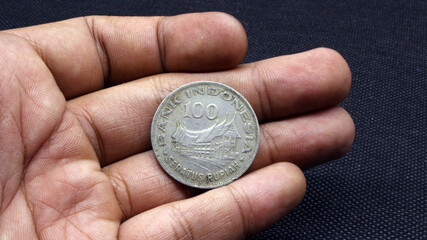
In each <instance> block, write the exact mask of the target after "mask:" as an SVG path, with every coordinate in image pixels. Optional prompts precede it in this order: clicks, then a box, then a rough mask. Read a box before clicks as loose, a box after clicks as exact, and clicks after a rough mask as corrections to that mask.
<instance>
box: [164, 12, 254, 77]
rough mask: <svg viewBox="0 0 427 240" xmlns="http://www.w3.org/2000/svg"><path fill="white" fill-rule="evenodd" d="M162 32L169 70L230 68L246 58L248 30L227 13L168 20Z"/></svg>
mask: <svg viewBox="0 0 427 240" xmlns="http://www.w3.org/2000/svg"><path fill="white" fill-rule="evenodd" d="M160 29H161V30H160V31H161V33H160V34H162V35H163V46H164V50H163V51H164V52H165V65H166V66H167V70H168V71H212V70H223V69H229V68H232V67H234V66H236V65H237V64H239V63H240V62H241V61H242V60H243V58H244V57H245V55H246V50H247V37H246V33H245V30H244V28H243V26H242V25H241V24H240V22H239V21H238V20H237V19H236V18H234V17H233V16H231V15H229V14H226V13H220V12H207V13H193V14H184V15H178V16H174V17H171V18H166V20H165V21H164V23H163V26H161V27H160Z"/></svg>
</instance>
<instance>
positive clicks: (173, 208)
mask: <svg viewBox="0 0 427 240" xmlns="http://www.w3.org/2000/svg"><path fill="white" fill-rule="evenodd" d="M304 192H305V178H304V175H303V174H302V172H301V170H299V168H297V167H296V166H295V165H293V164H290V163H280V164H275V165H272V166H269V167H267V168H264V169H262V170H259V171H256V172H253V173H251V174H249V175H247V176H245V177H243V178H242V179H240V180H238V181H236V182H234V183H232V184H230V185H228V186H225V187H221V188H218V189H215V190H211V191H208V192H206V193H204V194H201V195H199V196H197V197H194V198H190V199H187V200H183V201H178V202H173V203H169V204H166V205H162V206H160V207H157V208H154V209H152V210H150V211H147V212H145V213H142V214H140V215H137V216H135V217H133V218H131V219H129V220H128V221H126V222H124V223H123V224H122V225H121V227H120V230H119V237H120V239H137V238H144V239H145V238H146V239H239V238H244V237H247V236H249V235H252V234H254V233H256V232H258V231H260V230H262V229H264V228H266V227H267V226H269V225H271V224H272V223H274V222H275V221H277V220H279V219H280V218H282V217H283V216H284V215H286V214H287V213H288V212H289V211H291V210H292V209H293V208H294V207H296V206H297V204H298V203H299V202H300V201H301V200H302V198H303V196H304Z"/></svg>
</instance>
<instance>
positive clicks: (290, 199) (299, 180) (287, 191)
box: [271, 162, 306, 213]
mask: <svg viewBox="0 0 427 240" xmlns="http://www.w3.org/2000/svg"><path fill="white" fill-rule="evenodd" d="M271 167H274V168H276V169H277V171H278V173H279V174H281V175H282V178H283V180H282V196H283V200H284V201H285V203H286V204H285V205H284V208H285V212H286V213H287V212H289V211H291V210H292V209H294V208H295V207H297V206H298V205H299V204H300V203H301V201H302V199H303V198H304V195H305V191H306V180H305V176H304V173H303V172H302V170H301V169H300V168H299V167H298V166H297V165H295V164H293V163H290V162H279V163H276V164H274V165H272V166H271Z"/></svg>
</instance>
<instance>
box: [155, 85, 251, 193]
mask: <svg viewBox="0 0 427 240" xmlns="http://www.w3.org/2000/svg"><path fill="white" fill-rule="evenodd" d="M151 143H152V146H153V151H154V153H155V155H156V157H157V160H158V161H159V163H160V165H161V166H162V167H163V169H164V170H165V171H166V172H167V173H168V174H169V175H170V176H172V177H173V178H174V179H176V180H177V181H179V182H181V183H183V184H185V185H188V186H191V187H196V188H215V187H220V186H223V185H225V184H228V183H230V182H232V181H233V180H235V179H237V178H239V177H240V176H241V175H242V174H243V173H244V172H246V170H247V169H248V168H249V166H250V165H251V164H252V162H253V160H254V158H255V155H256V153H257V151H258V145H259V125H258V120H257V117H256V115H255V112H254V111H253V109H252V107H251V106H250V104H249V103H248V101H247V100H246V99H245V98H244V97H243V96H242V95H241V94H239V93H238V92H237V91H236V90H234V89H232V88H231V87H229V86H226V85H224V84H221V83H217V82H194V83H190V84H186V85H184V86H181V87H180V88H178V89H176V90H175V91H173V92H172V93H170V94H169V95H168V96H167V97H166V98H165V99H164V100H163V101H162V103H161V104H160V106H159V107H158V109H157V111H156V114H155V115H154V118H153V122H152V125H151Z"/></svg>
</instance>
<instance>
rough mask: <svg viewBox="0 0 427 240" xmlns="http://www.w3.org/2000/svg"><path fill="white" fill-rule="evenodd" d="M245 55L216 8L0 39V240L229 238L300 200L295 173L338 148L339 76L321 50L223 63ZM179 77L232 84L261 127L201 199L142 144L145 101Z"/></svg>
mask: <svg viewBox="0 0 427 240" xmlns="http://www.w3.org/2000/svg"><path fill="white" fill-rule="evenodd" d="M246 47H247V39H246V35H245V32H244V30H243V28H242V26H241V25H240V23H239V22H238V21H237V20H235V19H234V18H232V17H230V16H228V15H225V14H222V13H202V14H199V13H198V14H187V15H180V16H175V17H166V18H159V17H147V18H141V17H134V18H131V17H86V18H77V19H71V20H67V21H63V22H58V23H51V24H46V25H40V26H34V27H29V28H22V29H14V30H8V31H3V32H0V66H1V71H0V133H1V136H0V191H1V194H0V239H35V238H39V239H86V238H87V239H116V238H120V239H187V238H189V239H191V238H194V239H200V238H206V239H236V238H244V237H245V236H248V235H252V234H254V233H256V232H258V231H260V230H262V229H264V228H265V227H267V226H269V225H270V224H272V223H274V222H275V221H277V220H279V219H280V218H282V217H283V216H284V215H286V214H287V213H288V212H289V211H291V210H292V209H293V208H294V207H295V206H296V205H297V204H298V203H299V202H300V201H301V199H302V198H303V196H304V192H305V179H304V175H303V173H302V172H301V170H300V168H307V167H311V166H315V165H317V164H319V163H321V162H324V161H327V160H331V159H334V158H337V157H339V156H341V155H343V154H345V153H346V152H347V151H348V149H349V148H350V146H351V144H352V141H353V137H354V125H353V122H352V120H351V118H350V116H349V115H348V114H347V112H346V111H345V110H343V109H342V108H340V107H337V106H336V105H337V104H338V103H340V102H341V101H343V100H344V99H345V97H346V96H347V94H348V92H349V89H350V78H351V76H350V71H349V68H348V66H347V64H346V62H345V60H344V59H343V58H342V57H341V56H340V55H339V54H338V53H336V52H334V51H333V50H329V49H323V48H322V49H315V50H311V51H308V52H304V53H300V54H295V55H289V56H282V57H277V58H272V59H268V60H264V61H261V62H256V63H251V64H244V65H239V66H236V65H237V64H238V63H239V62H241V61H242V59H243V58H244V56H245V53H246ZM227 69H230V70H227ZM177 72H182V73H177ZM183 72H187V73H183ZM189 72H192V73H189ZM193 81H218V82H221V83H225V84H227V85H229V86H231V87H233V88H234V89H236V90H237V91H239V92H240V93H241V94H242V95H243V96H245V98H246V99H247V100H248V101H249V102H250V103H251V105H252V107H253V109H254V110H255V112H256V114H257V116H258V119H259V122H260V124H261V125H260V146H259V150H258V155H257V157H256V159H255V160H254V162H253V164H252V166H251V167H250V169H249V171H248V172H249V173H247V174H246V175H244V176H243V177H241V178H240V179H239V180H237V181H235V182H233V183H231V184H229V185H227V186H224V187H221V188H218V189H213V190H210V191H206V192H203V193H202V192H201V191H198V190H195V189H192V188H188V187H185V186H183V185H181V184H179V183H177V182H176V181H175V180H173V179H172V178H170V177H169V176H168V175H167V174H166V173H165V172H164V171H163V170H162V168H161V167H160V165H159V164H158V163H157V160H156V159H155V156H154V154H153V152H152V151H151V150H150V148H151V145H150V126H151V120H152V117H153V115H154V113H155V111H156V108H157V106H158V105H159V103H160V102H161V100H162V99H163V98H164V97H165V96H166V95H167V94H168V93H169V92H171V91H172V90H174V89H175V88H177V87H179V86H181V85H183V84H185V83H189V82H193ZM120 83H124V84H120ZM110 85H116V86H113V87H109V88H106V89H103V88H104V87H105V86H110Z"/></svg>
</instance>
